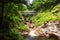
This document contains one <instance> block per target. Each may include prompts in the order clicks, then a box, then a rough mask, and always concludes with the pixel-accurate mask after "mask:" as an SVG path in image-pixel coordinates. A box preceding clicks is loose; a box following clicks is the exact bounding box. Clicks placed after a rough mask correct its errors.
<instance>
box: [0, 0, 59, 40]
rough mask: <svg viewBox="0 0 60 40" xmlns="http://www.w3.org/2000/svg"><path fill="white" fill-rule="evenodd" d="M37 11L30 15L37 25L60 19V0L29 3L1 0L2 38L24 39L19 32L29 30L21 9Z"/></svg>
mask: <svg viewBox="0 0 60 40" xmlns="http://www.w3.org/2000/svg"><path fill="white" fill-rule="evenodd" d="M30 10H31V11H36V13H35V14H36V15H29V16H28V17H29V21H31V22H33V23H34V24H35V26H39V25H41V24H44V23H47V22H50V21H57V20H58V21H60V0H33V2H32V4H31V5H28V4H27V2H26V0H3V1H2V0H1V1H0V25H1V26H0V40H24V38H23V36H22V35H21V33H20V32H19V31H20V30H23V31H27V30H28V29H27V27H26V26H25V22H26V20H25V17H26V16H27V15H25V14H23V13H22V12H21V11H30Z"/></svg>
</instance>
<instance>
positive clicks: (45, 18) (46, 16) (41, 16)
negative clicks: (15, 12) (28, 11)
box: [30, 10, 56, 26]
mask: <svg viewBox="0 0 60 40" xmlns="http://www.w3.org/2000/svg"><path fill="white" fill-rule="evenodd" d="M30 20H31V21H32V22H34V23H35V25H36V26H39V25H41V24H42V23H46V22H49V21H53V20H56V16H52V15H51V13H50V12H49V11H48V10H46V11H45V12H42V13H37V15H36V16H35V17H31V19H30Z"/></svg>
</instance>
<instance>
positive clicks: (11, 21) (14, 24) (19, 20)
mask: <svg viewBox="0 0 60 40" xmlns="http://www.w3.org/2000/svg"><path fill="white" fill-rule="evenodd" d="M25 10H28V9H27V7H26V6H24V5H23V4H20V3H19V4H15V3H13V2H11V3H7V4H5V6H4V14H3V25H4V28H6V29H5V32H6V31H7V32H8V37H7V38H6V39H7V40H23V38H22V36H21V34H19V32H18V31H17V29H19V30H27V28H26V26H25V25H24V22H25V20H24V17H23V16H22V13H21V12H19V11H25ZM16 28H17V29H16ZM10 30H11V31H10ZM10 32H11V33H10ZM5 35H6V34H5ZM9 36H10V37H9Z"/></svg>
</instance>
